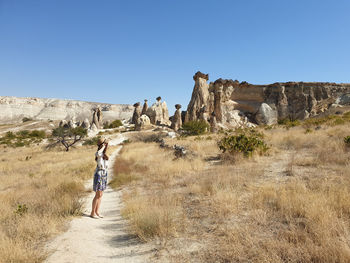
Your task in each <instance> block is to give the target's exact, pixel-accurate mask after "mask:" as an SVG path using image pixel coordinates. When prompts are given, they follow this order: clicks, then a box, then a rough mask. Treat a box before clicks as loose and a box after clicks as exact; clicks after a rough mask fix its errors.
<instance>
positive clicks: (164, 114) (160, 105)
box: [146, 97, 171, 125]
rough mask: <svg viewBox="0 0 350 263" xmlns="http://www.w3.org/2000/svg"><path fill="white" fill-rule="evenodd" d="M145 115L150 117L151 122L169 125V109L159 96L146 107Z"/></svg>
mask: <svg viewBox="0 0 350 263" xmlns="http://www.w3.org/2000/svg"><path fill="white" fill-rule="evenodd" d="M146 115H147V116H148V117H149V118H150V121H151V123H152V124H155V125H170V124H171V122H170V120H169V111H168V107H167V104H166V102H165V101H163V102H162V101H161V97H158V98H157V102H155V103H154V104H153V105H152V106H151V107H149V108H148V109H147V112H146Z"/></svg>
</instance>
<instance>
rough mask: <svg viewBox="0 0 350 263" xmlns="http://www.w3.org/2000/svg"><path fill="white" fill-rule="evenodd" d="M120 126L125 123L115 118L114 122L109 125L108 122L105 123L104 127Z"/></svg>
mask: <svg viewBox="0 0 350 263" xmlns="http://www.w3.org/2000/svg"><path fill="white" fill-rule="evenodd" d="M120 126H123V123H122V121H121V120H115V121H113V122H112V123H110V124H109V125H108V124H105V125H104V126H103V128H104V129H114V128H118V127H120Z"/></svg>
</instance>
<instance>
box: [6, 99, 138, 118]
mask: <svg viewBox="0 0 350 263" xmlns="http://www.w3.org/2000/svg"><path fill="white" fill-rule="evenodd" d="M97 107H100V110H101V113H103V119H104V120H111V121H113V120H116V119H120V120H123V119H127V120H129V119H130V118H131V116H132V113H133V107H132V105H126V104H125V105H122V104H107V103H96V102H85V101H77V100H63V99H42V98H18V97H6V96H3V97H1V96H0V123H11V122H18V121H21V120H22V119H23V118H24V117H27V118H31V119H35V120H58V121H60V120H67V121H68V120H71V119H73V118H75V119H76V120H77V121H80V122H82V121H84V120H85V119H86V118H88V119H89V120H91V112H92V109H94V108H97Z"/></svg>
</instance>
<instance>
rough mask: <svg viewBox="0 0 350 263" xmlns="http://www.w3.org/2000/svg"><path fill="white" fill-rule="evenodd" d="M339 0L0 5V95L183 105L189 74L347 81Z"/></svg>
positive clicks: (347, 7) (346, 19)
mask: <svg viewBox="0 0 350 263" xmlns="http://www.w3.org/2000/svg"><path fill="white" fill-rule="evenodd" d="M349 31H350V1H348V0H333V1H331V0H329V1H323V0H317V1H316V0H266V1H264V0H231V1H230V0H227V1H226V0H217V1H214V0H212V1H208V0H201V1H191V0H184V1H180V0H176V1H175V0H158V1H155V0H154V1H152V0H139V1H133V0H124V1H118V0H110V1H105V0H101V1H88V0H22V1H18V0H0V95H11V96H22V97H23V96H33V97H55V98H70V99H81V100H88V101H99V102H108V103H134V102H136V101H141V102H142V101H143V99H144V98H148V99H150V100H151V102H153V101H154V98H155V97H157V96H159V95H160V96H162V97H163V98H164V99H165V100H166V101H167V102H168V104H170V105H169V107H170V109H171V112H173V110H172V109H173V105H174V104H175V103H181V104H182V105H183V108H186V107H187V104H188V102H189V100H190V96H191V92H192V88H193V80H192V76H193V74H194V73H195V72H196V71H197V70H201V71H202V72H204V73H209V77H210V80H211V81H214V80H215V79H217V78H219V77H222V78H232V79H238V80H239V81H248V82H250V83H256V84H262V83H272V82H276V81H291V80H293V81H332V82H350V66H349V64H350V32H349Z"/></svg>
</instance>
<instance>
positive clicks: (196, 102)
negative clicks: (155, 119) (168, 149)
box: [185, 72, 350, 127]
mask: <svg viewBox="0 0 350 263" xmlns="http://www.w3.org/2000/svg"><path fill="white" fill-rule="evenodd" d="M194 80H195V86H194V89H193V92H192V97H191V101H190V102H189V104H188V108H187V112H186V115H185V122H187V121H190V120H198V119H200V118H201V114H202V113H201V112H200V110H201V109H202V108H203V106H206V109H207V110H208V112H207V113H210V114H211V113H212V112H214V113H215V115H216V120H217V122H218V126H223V127H237V126H238V127H240V126H245V127H249V126H250V127H251V126H254V124H253V123H252V122H257V123H276V122H277V120H281V119H285V118H291V119H305V118H308V117H310V116H314V115H317V114H319V113H321V112H324V111H326V110H327V109H328V108H329V107H330V106H331V105H332V104H334V102H335V101H336V99H337V98H338V101H341V98H340V97H341V96H343V97H342V99H343V101H344V103H349V104H350V102H349V101H350V100H347V99H346V98H347V95H344V94H347V93H350V84H336V83H328V82H285V83H274V84H269V85H252V84H249V83H247V82H241V83H239V82H238V81H233V80H224V79H218V80H216V81H215V82H211V83H210V84H209V85H208V84H207V80H208V75H206V74H203V73H201V72H197V73H196V74H195V76H194ZM348 97H349V98H350V95H349V96H348ZM263 103H265V104H264V105H263ZM337 104H338V103H335V105H337ZM266 105H267V106H266ZM254 116H255V117H256V118H257V119H255V118H254Z"/></svg>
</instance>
